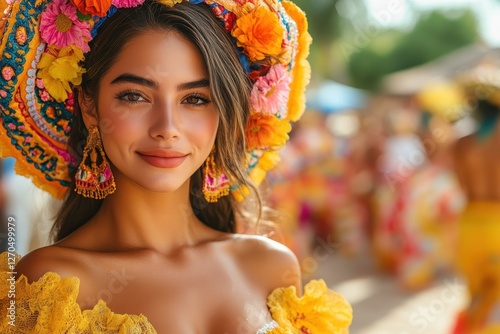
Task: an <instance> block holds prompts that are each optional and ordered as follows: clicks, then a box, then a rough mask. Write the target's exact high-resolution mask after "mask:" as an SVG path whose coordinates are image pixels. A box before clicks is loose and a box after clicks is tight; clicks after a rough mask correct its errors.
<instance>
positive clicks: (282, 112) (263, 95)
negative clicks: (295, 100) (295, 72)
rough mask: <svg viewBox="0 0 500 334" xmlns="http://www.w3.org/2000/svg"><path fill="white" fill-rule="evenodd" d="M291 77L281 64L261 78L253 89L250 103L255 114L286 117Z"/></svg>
mask: <svg viewBox="0 0 500 334" xmlns="http://www.w3.org/2000/svg"><path fill="white" fill-rule="evenodd" d="M290 81H291V80H290V76H289V75H288V72H287V71H286V69H285V67H284V66H283V65H281V64H277V65H274V66H273V67H271V69H270V70H269V72H268V73H267V74H266V75H265V76H263V77H259V78H258V79H257V81H256V82H255V84H254V86H253V88H252V94H251V96H250V101H251V103H252V108H253V111H254V112H261V113H263V114H273V115H277V114H278V113H279V116H280V118H285V117H286V110H287V102H288V96H289V94H290Z"/></svg>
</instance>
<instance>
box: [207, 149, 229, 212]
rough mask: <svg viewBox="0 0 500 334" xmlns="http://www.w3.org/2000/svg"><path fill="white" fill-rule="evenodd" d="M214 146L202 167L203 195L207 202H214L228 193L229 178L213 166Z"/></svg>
mask: <svg viewBox="0 0 500 334" xmlns="http://www.w3.org/2000/svg"><path fill="white" fill-rule="evenodd" d="M214 155H215V148H214V149H212V152H210V154H209V156H208V158H207V160H206V161H205V167H204V168H203V189H202V192H203V196H205V199H206V200H207V202H209V203H216V202H217V201H218V200H219V198H221V197H222V196H227V195H229V186H230V184H229V180H228V178H227V176H226V175H225V174H224V173H220V172H219V171H218V170H217V167H216V166H215V159H214Z"/></svg>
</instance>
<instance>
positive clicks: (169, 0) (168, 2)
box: [156, 0, 183, 7]
mask: <svg viewBox="0 0 500 334" xmlns="http://www.w3.org/2000/svg"><path fill="white" fill-rule="evenodd" d="M156 1H157V2H159V3H161V4H162V5H165V6H168V7H173V6H174V5H175V4H178V3H181V2H182V1H183V0H156Z"/></svg>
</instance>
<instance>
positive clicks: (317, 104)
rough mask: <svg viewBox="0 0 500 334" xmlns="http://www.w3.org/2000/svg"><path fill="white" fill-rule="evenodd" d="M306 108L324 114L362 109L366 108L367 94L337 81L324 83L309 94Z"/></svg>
mask: <svg viewBox="0 0 500 334" xmlns="http://www.w3.org/2000/svg"><path fill="white" fill-rule="evenodd" d="M306 96H307V101H306V106H307V108H308V109H315V110H318V111H321V112H324V113H334V112H339V111H343V110H346V109H360V108H363V107H364V106H365V102H366V98H367V93H366V92H365V91H363V90H361V89H357V88H353V87H349V86H346V85H343V84H340V83H338V82H335V81H324V82H323V83H322V84H321V85H320V86H319V87H318V88H315V89H311V90H309V91H308V92H307V94H306Z"/></svg>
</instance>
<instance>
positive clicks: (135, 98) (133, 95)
mask: <svg viewBox="0 0 500 334" xmlns="http://www.w3.org/2000/svg"><path fill="white" fill-rule="evenodd" d="M116 98H117V99H118V100H121V101H124V102H126V103H131V104H135V103H139V102H145V101H146V99H145V98H144V97H143V96H142V95H141V94H140V93H138V92H134V91H125V92H121V93H119V94H117V95H116Z"/></svg>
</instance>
